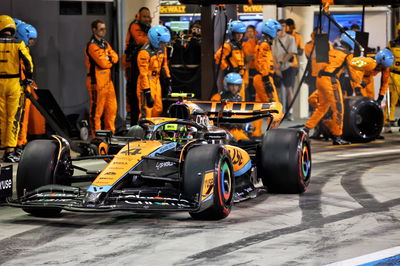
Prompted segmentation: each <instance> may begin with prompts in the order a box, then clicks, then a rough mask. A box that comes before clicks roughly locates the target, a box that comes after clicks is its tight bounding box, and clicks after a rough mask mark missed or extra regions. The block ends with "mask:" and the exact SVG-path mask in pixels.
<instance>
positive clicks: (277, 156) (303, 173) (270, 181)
mask: <svg viewBox="0 0 400 266" xmlns="http://www.w3.org/2000/svg"><path fill="white" fill-rule="evenodd" d="M258 157H259V161H258V167H257V174H258V177H259V178H261V179H262V181H263V184H264V186H265V187H267V190H268V192H272V193H288V194H297V193H303V192H304V191H306V190H307V188H308V185H309V183H310V177H311V149H310V141H309V138H308V135H307V133H305V132H304V131H303V130H300V129H292V128H287V129H280V128H279V129H270V130H269V131H268V132H267V133H266V134H265V135H264V137H263V141H262V143H261V144H260V146H259V150H258Z"/></svg>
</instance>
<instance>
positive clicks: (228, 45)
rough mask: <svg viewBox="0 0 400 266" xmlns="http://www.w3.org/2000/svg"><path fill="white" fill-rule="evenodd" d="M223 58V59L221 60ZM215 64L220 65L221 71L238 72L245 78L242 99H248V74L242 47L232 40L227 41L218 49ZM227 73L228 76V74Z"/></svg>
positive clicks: (241, 91) (241, 93) (241, 92)
mask: <svg viewBox="0 0 400 266" xmlns="http://www.w3.org/2000/svg"><path fill="white" fill-rule="evenodd" d="M221 56H222V58H221ZM214 59H215V63H216V64H220V63H221V64H220V66H219V67H220V69H221V70H226V71H227V73H230V72H236V73H239V74H240V75H241V76H242V78H243V83H242V89H241V90H240V95H241V96H242V99H246V87H247V83H248V73H247V71H246V70H245V66H244V52H243V49H242V45H241V44H240V43H239V44H237V43H236V42H235V43H234V42H232V41H231V40H227V41H226V42H224V44H223V45H222V46H221V47H220V48H219V49H218V51H217V52H216V53H215V55H214ZM227 73H226V74H227Z"/></svg>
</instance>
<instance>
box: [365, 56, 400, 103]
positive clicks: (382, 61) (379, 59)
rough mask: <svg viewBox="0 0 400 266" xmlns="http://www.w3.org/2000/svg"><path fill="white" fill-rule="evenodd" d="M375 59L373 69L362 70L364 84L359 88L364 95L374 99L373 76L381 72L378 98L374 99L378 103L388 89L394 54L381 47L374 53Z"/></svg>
mask: <svg viewBox="0 0 400 266" xmlns="http://www.w3.org/2000/svg"><path fill="white" fill-rule="evenodd" d="M375 61H376V67H375V68H374V69H373V70H367V71H364V72H363V81H364V83H365V84H366V86H365V87H364V88H361V90H360V93H361V95H362V96H364V97H368V98H370V99H375V87H374V77H375V76H376V75H377V74H379V73H382V76H381V87H380V89H379V94H378V98H377V100H376V101H377V102H378V104H379V105H380V104H381V102H382V100H383V97H384V96H385V93H386V91H387V89H388V84H389V77H390V66H391V65H392V64H393V62H394V55H393V53H392V52H391V51H390V50H389V49H383V50H380V51H379V52H378V53H377V54H376V55H375Z"/></svg>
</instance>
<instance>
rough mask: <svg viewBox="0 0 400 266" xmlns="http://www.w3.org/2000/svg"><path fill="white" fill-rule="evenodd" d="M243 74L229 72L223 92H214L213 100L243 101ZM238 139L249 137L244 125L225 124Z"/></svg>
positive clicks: (225, 78)
mask: <svg viewBox="0 0 400 266" xmlns="http://www.w3.org/2000/svg"><path fill="white" fill-rule="evenodd" d="M242 85H243V79H242V76H241V75H240V74H238V73H235V72H232V73H228V74H227V75H225V77H224V88H223V90H222V91H221V92H219V93H216V94H214V95H213V96H212V97H211V101H227V102H241V101H242V96H241V95H240V91H241V90H242V88H243V86H242ZM224 127H225V128H226V129H227V130H229V132H230V133H231V134H232V136H233V137H234V138H235V139H236V140H242V139H248V138H249V136H248V135H247V134H246V132H245V131H244V130H243V128H242V127H240V126H237V125H232V126H229V127H226V126H224Z"/></svg>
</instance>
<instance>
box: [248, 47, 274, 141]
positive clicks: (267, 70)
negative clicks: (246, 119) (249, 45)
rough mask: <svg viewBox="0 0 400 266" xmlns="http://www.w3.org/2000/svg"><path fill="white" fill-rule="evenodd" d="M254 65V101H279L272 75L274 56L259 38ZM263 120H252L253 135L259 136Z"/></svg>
mask: <svg viewBox="0 0 400 266" xmlns="http://www.w3.org/2000/svg"><path fill="white" fill-rule="evenodd" d="M255 65H256V68H257V71H258V72H259V73H260V74H257V75H256V76H255V77H254V81H253V85H254V88H255V89H256V102H279V97H278V93H277V91H276V88H275V84H274V80H273V78H272V75H273V74H274V57H273V56H272V50H271V46H270V44H269V43H268V42H267V41H266V40H261V41H260V42H259V44H258V45H257V47H256V55H255ZM262 122H263V120H257V121H255V122H254V126H255V131H254V133H253V136H257V137H259V136H261V131H262Z"/></svg>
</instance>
